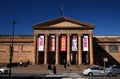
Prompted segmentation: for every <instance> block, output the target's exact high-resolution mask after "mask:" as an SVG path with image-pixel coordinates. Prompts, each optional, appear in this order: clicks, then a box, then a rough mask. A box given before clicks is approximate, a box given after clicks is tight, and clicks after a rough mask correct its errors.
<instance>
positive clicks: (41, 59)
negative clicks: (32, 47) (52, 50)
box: [38, 52, 44, 64]
mask: <svg viewBox="0 0 120 79" xmlns="http://www.w3.org/2000/svg"><path fill="white" fill-rule="evenodd" d="M38 64H44V52H38Z"/></svg>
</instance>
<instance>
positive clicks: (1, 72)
mask: <svg viewBox="0 0 120 79" xmlns="http://www.w3.org/2000/svg"><path fill="white" fill-rule="evenodd" d="M8 72H9V70H8V68H0V74H7V73H8Z"/></svg>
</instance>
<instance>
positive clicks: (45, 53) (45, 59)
mask: <svg viewBox="0 0 120 79" xmlns="http://www.w3.org/2000/svg"><path fill="white" fill-rule="evenodd" d="M44 50H45V52H44V64H47V53H48V51H47V50H48V34H45V49H44Z"/></svg>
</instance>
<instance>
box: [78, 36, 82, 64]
mask: <svg viewBox="0 0 120 79" xmlns="http://www.w3.org/2000/svg"><path fill="white" fill-rule="evenodd" d="M81 48H82V44H81V34H78V65H80V64H82V49H81Z"/></svg>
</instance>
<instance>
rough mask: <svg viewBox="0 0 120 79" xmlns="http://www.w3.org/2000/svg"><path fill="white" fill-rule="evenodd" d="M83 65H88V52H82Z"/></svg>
mask: <svg viewBox="0 0 120 79" xmlns="http://www.w3.org/2000/svg"><path fill="white" fill-rule="evenodd" d="M82 64H87V52H86V51H83V52H82Z"/></svg>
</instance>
